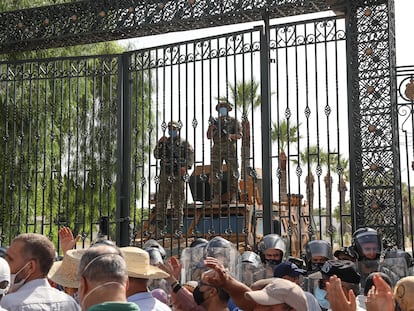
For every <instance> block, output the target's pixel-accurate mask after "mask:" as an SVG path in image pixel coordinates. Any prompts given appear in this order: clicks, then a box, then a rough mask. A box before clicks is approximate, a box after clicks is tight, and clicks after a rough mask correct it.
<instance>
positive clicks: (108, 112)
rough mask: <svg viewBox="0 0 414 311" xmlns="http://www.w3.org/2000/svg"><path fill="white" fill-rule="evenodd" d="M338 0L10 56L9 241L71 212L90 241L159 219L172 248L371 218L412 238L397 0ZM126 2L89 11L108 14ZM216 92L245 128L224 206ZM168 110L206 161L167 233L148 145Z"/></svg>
mask: <svg viewBox="0 0 414 311" xmlns="http://www.w3.org/2000/svg"><path fill="white" fill-rule="evenodd" d="M305 2H306V4H307V5H310V2H311V1H305ZM334 2H335V1H334ZM335 3H339V4H337V5H336V6H335V9H336V10H339V11H342V12H345V19H337V18H334V17H327V18H323V19H319V20H310V21H301V22H299V23H290V24H284V25H275V26H269V23H268V18H269V17H275V16H276V17H277V16H279V15H278V14H279V13H280V12H281V11H280V8H278V7H277V4H272V5H271V9H269V10H267V12H268V13H269V16H267V14H266V13H265V12H266V10H263V7H261V6H260V5H261V4H260V5H258V7H253V10H252V12H253V13H254V14H256V15H257V14H258V12H260V14H261V17H262V18H263V20H264V21H265V27H263V28H262V27H261V26H260V27H258V28H255V29H253V30H251V31H243V32H236V33H231V34H226V35H223V36H216V37H208V38H203V39H198V40H194V41H190V42H182V43H177V44H172V45H169V46H161V47H157V48H154V49H147V50H141V51H134V52H129V53H125V54H122V55H113V56H102V57H89V58H68V59H51V60H31V61H27V62H12V63H6V62H3V63H1V64H0V96H1V97H0V99H1V102H2V109H3V113H2V114H1V115H2V118H3V119H4V120H3V124H5V126H4V128H2V137H3V148H4V149H3V153H2V155H3V158H2V172H1V176H2V183H1V184H2V193H3V199H2V213H1V216H2V243H3V244H8V243H9V241H10V239H11V238H12V237H13V236H14V235H15V234H17V233H18V232H21V231H37V232H42V233H45V234H48V235H49V236H50V238H51V239H56V230H57V228H58V226H59V225H69V226H71V227H72V228H73V229H74V231H75V232H79V233H81V234H82V236H83V241H84V242H85V243H88V242H89V241H91V240H93V239H94V238H95V236H96V235H101V234H103V235H109V236H111V237H112V238H116V239H117V242H118V244H120V245H125V244H129V243H138V244H140V243H142V242H143V241H145V240H146V239H147V238H150V237H153V235H154V234H160V236H161V238H162V240H163V243H165V245H166V246H167V245H168V246H169V247H170V249H171V252H173V251H175V250H176V249H177V248H179V247H182V246H185V245H187V243H188V242H189V241H191V239H192V238H195V237H197V236H206V237H208V236H214V235H217V234H220V235H224V236H226V237H228V238H230V239H232V240H233V241H234V242H236V243H237V244H238V246H239V247H245V248H249V247H254V245H255V242H256V240H257V238H258V237H260V234H262V233H263V232H264V233H267V232H270V231H280V232H281V233H282V234H283V235H284V236H285V237H286V239H288V241H289V245H290V246H291V253H292V254H293V255H295V256H298V255H299V253H300V250H301V246H302V245H303V243H305V242H306V241H307V240H308V239H309V238H324V239H328V240H330V241H331V243H333V244H336V243H337V244H339V245H342V244H348V243H349V233H350V232H351V230H352V229H355V228H357V227H361V226H365V225H370V226H373V227H375V228H377V229H379V230H380V231H381V232H382V233H383V234H384V236H385V237H386V238H387V239H388V240H389V241H390V243H391V244H393V245H397V246H399V247H402V246H403V231H402V229H401V226H400V225H401V221H400V219H401V217H400V215H401V199H400V195H399V194H400V192H401V191H400V177H399V176H400V174H399V169H400V167H399V149H398V144H397V143H396V142H398V133H397V127H396V105H395V102H396V101H395V96H394V95H393V94H396V93H395V91H396V85H395V71H394V69H395V59H394V57H395V56H394V54H392V53H389V52H390V51H392V49H393V47H394V33H393V29H394V25H393V23H394V20H393V18H394V17H393V2H392V1H385V0H384V1H382V0H381V1H374V0H373V1H368V2H367V1H353V2H352V3H351V1H345V2H341V1H336V2H335ZM99 5H100V4H99V3H98V7H99ZM187 5H188V4H187ZM315 5H316V4H315V2H313V6H312V5H311V7H314V6H315ZM319 5H320V7H321V8H322V9H321V10H323V9H324V8H326V7H327V4H326V2H325V1H321V3H319ZM75 6H76V5H75ZM317 6H318V5H317ZM68 7H70V5H68ZM196 7H197V6H195V7H192V4H190V7H189V8H188V9H189V10H193V9H194V8H196ZM304 7H305V6H304ZM306 8H308V7H306ZM130 9H131V8H129V9H128V12H129V13H128V14H133V13H134V12H135V9H134V8H132V11H130ZM233 9H234V8H233ZM296 9H297V8H296V4H292V6H288V7H287V8H286V10H288V11H289V12H290V11H295V10H296ZM308 9H309V8H308ZM160 10H161V11H162V10H164V7H159V6H158V8H156V9H155V10H154V12H158V11H160ZM69 11H70V10H69ZM69 11H68V12H69ZM42 12H43V11H42ZM68 12H65V14H66V13H68ZM220 12H221V13H220V14H227V13H225V12H222V11H220ZM14 13H16V12H14ZM26 13H27V12H26ZM69 13H70V12H69ZM69 13H68V14H69ZM95 13H96V12H95ZM118 13H120V14H121V13H122V10H120V9H119V8H116V9H115V10H110V9H108V10H107V11H105V10H104V11H99V12H98V13H97V14H93V16H94V18H97V19H99V21H100V22H101V23H104V22H105V19H106V18H107V17H108V21H107V22H108V24H109V23H110V22H111V21H112V20H110V19H109V17H110V16H117V14H118ZM158 13H159V12H158ZM158 13H157V14H158ZM154 14H155V13H154ZM121 15H122V14H121ZM256 15H255V16H256ZM10 16H12V17H13V16H15V14H13V12H12V13H11V15H10ZM19 16H20V15H19ZM22 16H23V15H22ZM24 16H26V15H24ZM122 16H127V15H122ZM26 17H27V16H26ZM75 17H76V19H75V20H73V15H72V22H76V20H77V16H75ZM20 18H22V17H20ZM256 18H257V16H256ZM26 19H28V17H27V18H26ZM26 19H25V20H26ZM115 20H117V19H115ZM385 20H386V21H387V23H386V22H384V21H385ZM45 21H46V20H44V21H43V26H42V27H46V28H47V27H48V25H49V22H50V20H49V19H47V21H48V23H45ZM72 22H71V23H72ZM36 25H37V24H36ZM71 25H72V24H71ZM18 26H19V27H20V26H21V27H20V28H19V31H23V30H24V29H25V28H26V27H28V24H27V23H24V22H22V21H20V22H19V23H18ZM30 26H33V27H36V26H35V25H34V24H33V25H30ZM128 27H130V25H129V26H128ZM27 33H29V32H27ZM37 33H38V32H33V34H34V35H35V34H37ZM345 33H346V37H345ZM82 38H84V37H82ZM13 40H14V39H13ZM13 40H12V41H13ZM13 42H14V41H13ZM13 42H11V43H10V42H9V43H10V44H12V45H13V46H17V45H16V44H14V43H13ZM39 42H40V41H39ZM56 42H57V41H56ZM59 42H60V43H58V44H59V45H60V44H62V43H61V41H59ZM7 44H8V42H6V45H4V44H3V47H4V46H6V47H7ZM384 47H385V48H384ZM345 54H346V55H347V57H346V58H345V57H344V55H345ZM346 74H347V75H346ZM380 80H381V81H388V82H389V83H380V84H378V81H380ZM256 82H258V83H259V84H258V85H259V86H258V87H259V89H256V91H254V92H253V91H252V86H254V85H255V84H256ZM377 85H380V87H376V86H377ZM238 86H239V88H237V87H238ZM232 87H234V88H233V90H235V91H232ZM347 90H348V91H347ZM363 90H366V92H364V91H363ZM254 95H261V96H260V102H261V105H260V111H259V108H257V109H256V106H255V103H256V102H257V99H258V97H256V96H254ZM219 98H225V99H226V100H228V101H231V102H233V103H234V104H235V109H233V111H232V114H233V116H235V117H236V119H238V120H240V121H241V122H242V125H243V127H244V130H245V131H244V133H245V136H244V138H243V140H241V141H238V142H237V158H238V159H239V164H240V181H241V183H240V193H239V201H238V203H237V204H226V203H225V202H224V203H223V204H222V206H221V205H220V206H219V207H218V208H217V207H216V206H215V205H214V204H212V203H211V201H210V198H209V197H208V194H209V191H210V190H211V189H210V190H209V189H207V187H208V185H209V178H211V176H209V169H208V166H209V162H210V152H211V147H212V143H211V142H210V141H209V140H207V138H206V135H205V133H206V129H207V127H208V124H209V119H210V117H211V116H214V115H215V113H216V111H215V106H216V103H217V100H218V99H219ZM370 107H376V108H375V110H376V111H375V112H374V111H372V109H370ZM348 108H350V111H348V110H347V109H348ZM152 113H154V114H152ZM345 115H346V116H347V118H348V119H349V120H350V122H351V123H350V125H348V124H347V123H346V122H345V118H344V117H343V116H345ZM170 120H177V121H179V122H180V124H181V125H182V128H181V135H182V136H183V137H185V138H186V139H187V140H188V141H189V142H190V143H191V144H192V145H193V146H194V149H195V160H196V161H195V167H194V169H193V170H190V171H189V172H188V173H187V174H186V175H184V176H183V178H184V179H185V184H186V192H185V193H186V198H187V200H186V206H185V207H186V208H185V221H184V227H183V228H178V227H176V225H175V222H176V221H177V220H176V219H174V217H169V218H168V221H167V224H166V226H165V227H164V228H162V229H161V230H160V231H161V232H157V229H156V228H153V227H151V225H150V222H151V219H152V218H151V217H152V215H153V214H152V213H151V209H152V208H153V205H154V197H153V193H156V192H157V191H156V190H157V186H158V183H159V173H160V167H159V163H158V162H157V161H155V159H154V157H153V156H152V151H153V148H154V144H155V142H156V140H157V139H158V138H159V137H160V136H162V135H164V134H165V132H166V129H167V123H168V122H169V121H170ZM260 127H261V128H260ZM249 132H250V134H249V135H247V134H248V133H249ZM348 132H349V133H348ZM348 136H349V140H348V139H347V137H348ZM248 138H250V139H251V140H250V141H249V140H248ZM373 138H374V140H375V139H376V141H377V142H378V144H372V143H371V142H372V140H373ZM348 143H349V147H348ZM348 149H349V150H351V154H350V155H349V156H348V155H347V151H348ZM378 155H380V156H378ZM348 159H349V162H348ZM348 163H349V168H350V181H349V185H350V193H351V198H352V199H349V196H348V194H347V180H346V176H347V173H346V172H347V170H348ZM315 183H316V185H315ZM334 185H337V186H335V187H334ZM200 189H201V190H200ZM200 192H201V194H202V195H201V196H200ZM379 198H380V199H381V200H380V201H381V204H378V202H379V201H378V199H379ZM349 201H350V203H349ZM386 220H387V221H386Z"/></svg>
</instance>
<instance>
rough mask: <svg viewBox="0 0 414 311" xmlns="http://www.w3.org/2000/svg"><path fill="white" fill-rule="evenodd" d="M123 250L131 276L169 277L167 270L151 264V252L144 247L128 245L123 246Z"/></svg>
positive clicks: (146, 277) (140, 277)
mask: <svg viewBox="0 0 414 311" xmlns="http://www.w3.org/2000/svg"><path fill="white" fill-rule="evenodd" d="M121 250H122V252H123V253H124V257H125V262H126V265H127V272H128V276H129V277H132V278H139V279H164V278H167V277H169V274H168V273H167V272H164V271H163V270H161V269H160V268H158V267H155V266H151V265H150V257H149V254H148V252H146V251H144V250H143V249H141V248H138V247H133V246H127V247H121Z"/></svg>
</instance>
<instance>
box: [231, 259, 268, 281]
mask: <svg viewBox="0 0 414 311" xmlns="http://www.w3.org/2000/svg"><path fill="white" fill-rule="evenodd" d="M264 272H265V270H264V267H263V264H262V262H261V259H260V256H259V255H258V254H256V253H255V252H251V251H245V252H243V254H241V255H240V257H239V262H238V263H237V279H238V280H239V281H240V282H242V283H244V284H246V285H247V286H249V287H250V285H251V284H253V283H254V282H256V281H257V280H261V279H263V278H264V277H265V274H264Z"/></svg>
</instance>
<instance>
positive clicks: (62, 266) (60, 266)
mask: <svg viewBox="0 0 414 311" xmlns="http://www.w3.org/2000/svg"><path fill="white" fill-rule="evenodd" d="M70 252H75V254H79V255H80V256H70V255H68V254H66V256H64V257H63V259H62V260H61V261H55V262H54V263H53V265H52V268H50V270H49V273H48V278H49V279H51V280H52V281H53V282H55V283H57V284H59V285H62V286H64V287H70V288H78V285H79V282H78V266H79V262H80V257H81V256H82V255H83V253H85V250H83V249H82V250H70Z"/></svg>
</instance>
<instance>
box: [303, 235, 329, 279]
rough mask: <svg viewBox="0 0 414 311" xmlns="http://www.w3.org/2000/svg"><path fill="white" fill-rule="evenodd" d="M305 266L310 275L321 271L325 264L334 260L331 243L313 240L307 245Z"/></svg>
mask: <svg viewBox="0 0 414 311" xmlns="http://www.w3.org/2000/svg"><path fill="white" fill-rule="evenodd" d="M304 259H305V264H306V269H307V271H308V274H311V273H313V272H316V271H319V270H321V268H322V266H323V264H324V263H325V262H326V261H328V260H330V259H332V247H331V243H329V242H327V241H325V240H312V241H309V242H308V243H306V245H305V258H304Z"/></svg>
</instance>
